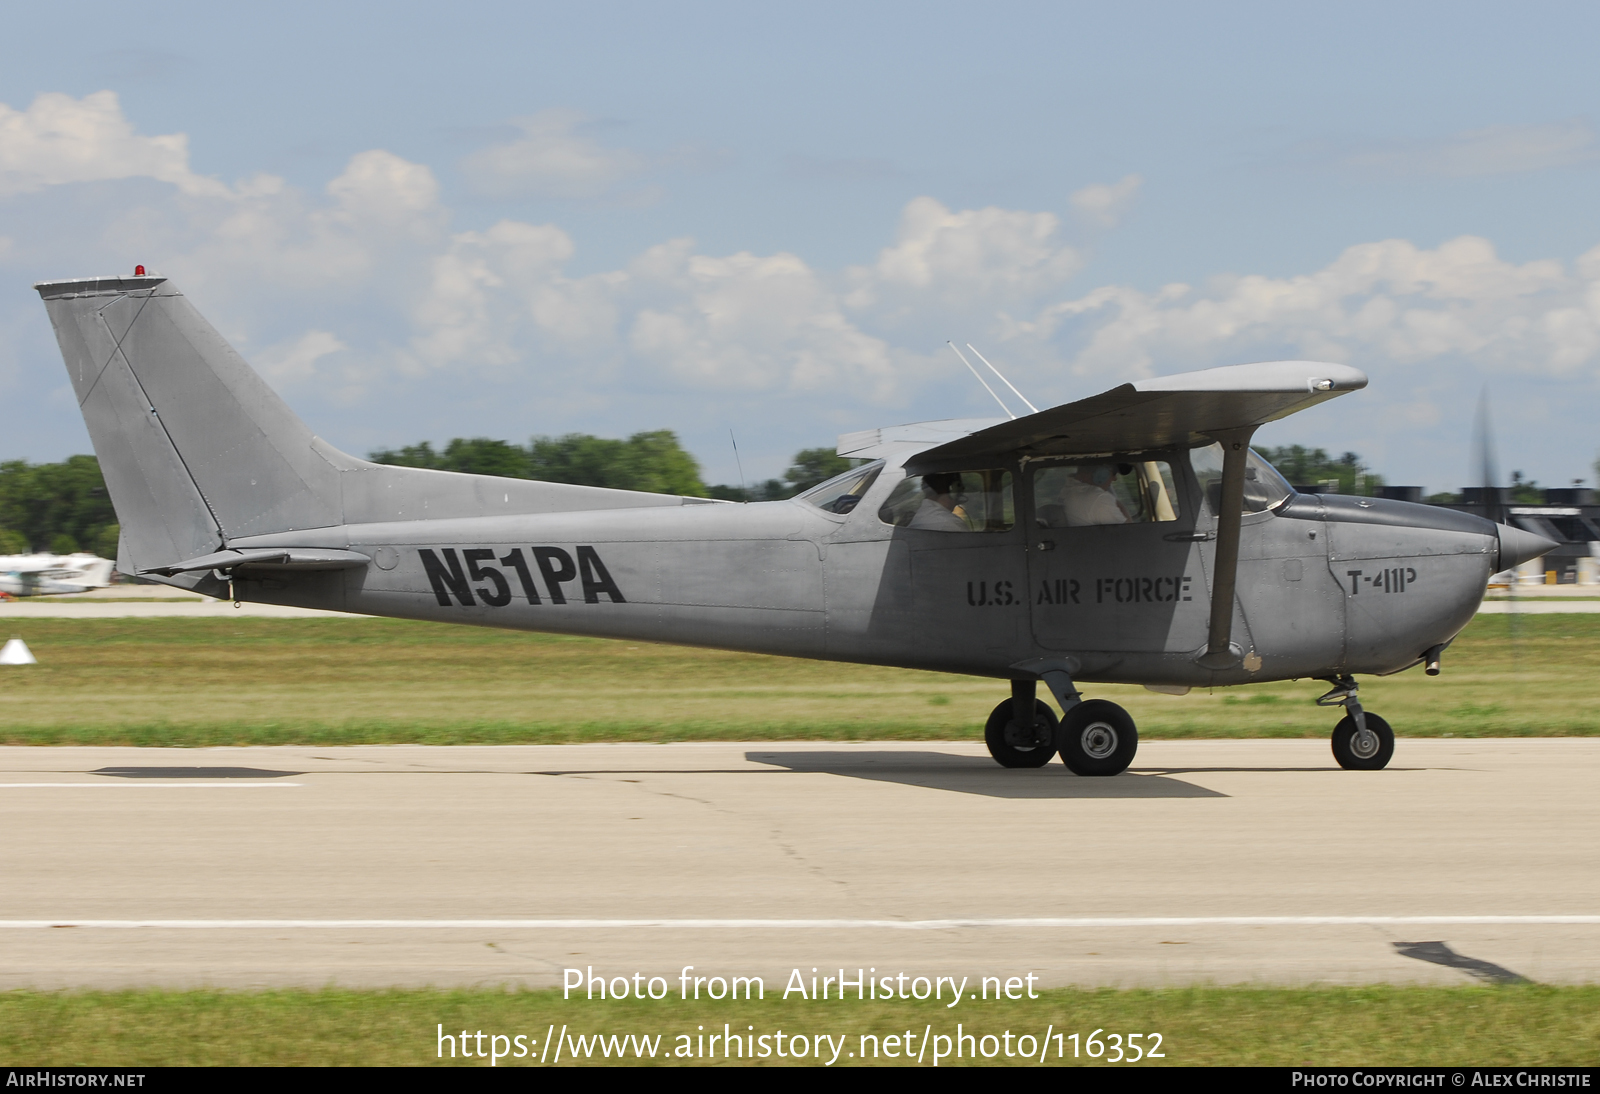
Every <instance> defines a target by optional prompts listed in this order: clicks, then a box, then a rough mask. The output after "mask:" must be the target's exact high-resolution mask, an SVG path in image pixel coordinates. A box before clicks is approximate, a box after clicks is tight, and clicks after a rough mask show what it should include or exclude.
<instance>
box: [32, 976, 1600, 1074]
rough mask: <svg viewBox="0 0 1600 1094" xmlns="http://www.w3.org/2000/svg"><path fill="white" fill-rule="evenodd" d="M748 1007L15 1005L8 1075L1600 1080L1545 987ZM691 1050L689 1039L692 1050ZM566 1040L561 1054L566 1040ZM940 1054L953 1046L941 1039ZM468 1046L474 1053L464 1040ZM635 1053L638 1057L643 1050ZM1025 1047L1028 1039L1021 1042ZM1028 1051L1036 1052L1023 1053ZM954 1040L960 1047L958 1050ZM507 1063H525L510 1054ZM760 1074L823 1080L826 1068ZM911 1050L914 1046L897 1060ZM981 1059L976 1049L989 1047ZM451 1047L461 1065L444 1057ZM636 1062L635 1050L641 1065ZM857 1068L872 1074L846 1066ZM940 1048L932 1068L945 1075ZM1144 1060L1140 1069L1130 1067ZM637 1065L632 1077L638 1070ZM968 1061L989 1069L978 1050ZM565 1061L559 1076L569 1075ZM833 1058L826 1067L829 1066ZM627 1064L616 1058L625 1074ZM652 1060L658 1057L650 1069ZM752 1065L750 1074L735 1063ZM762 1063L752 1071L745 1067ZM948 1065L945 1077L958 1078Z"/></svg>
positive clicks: (197, 998) (367, 997)
mask: <svg viewBox="0 0 1600 1094" xmlns="http://www.w3.org/2000/svg"><path fill="white" fill-rule="evenodd" d="M774 994H776V993H774V992H771V991H769V992H768V995H769V998H768V999H767V1000H766V1001H764V1002H755V1001H752V1002H749V1003H744V1002H740V1003H737V1004H735V1003H705V1002H703V1001H702V1002H700V1003H695V1002H692V1001H691V1002H688V1003H683V1002H678V1001H677V1000H676V998H675V996H674V997H673V999H672V1000H671V1001H670V1002H662V1003H651V1002H640V1001H631V1000H629V1001H609V1000H608V1001H605V1002H601V1001H598V1000H596V1001H592V1002H589V1001H577V1000H573V1001H563V1000H562V998H561V993H560V992H558V991H546V992H520V993H507V992H444V991H406V992H400V991H395V992H346V991H333V990H330V991H322V992H260V993H250V994H245V993H222V992H115V993H39V992H8V993H5V994H4V995H0V1061H4V1062H5V1063H6V1064H10V1065H17V1066H41V1065H56V1066H66V1065H107V1066H110V1065H114V1066H119V1067H138V1066H141V1065H143V1066H156V1065H163V1064H165V1065H191V1066H193V1065H213V1066H216V1065H243V1064H262V1065H273V1064H277V1065H292V1064H386V1065H421V1064H445V1065H450V1064H452V1063H453V1064H455V1065H456V1066H480V1067H481V1066H485V1065H487V1064H488V1062H489V1061H487V1060H485V1059H482V1058H480V1057H478V1056H477V1055H476V1052H477V1050H478V1049H479V1048H480V1047H481V1048H482V1051H484V1052H486V1053H487V1052H488V1051H489V1047H490V1042H489V1041H488V1040H487V1037H489V1036H492V1035H493V1034H495V1033H500V1034H504V1035H506V1036H507V1038H508V1042H509V1039H510V1038H512V1037H515V1036H516V1035H518V1034H521V1035H523V1036H524V1037H525V1038H526V1039H527V1040H528V1041H531V1042H533V1044H534V1045H535V1046H542V1045H543V1044H544V1042H545V1041H546V1039H547V1031H549V1030H550V1028H551V1027H552V1026H554V1028H555V1029H556V1030H557V1031H559V1030H561V1029H562V1027H563V1026H565V1027H566V1028H567V1031H568V1035H569V1037H570V1038H573V1039H574V1040H564V1039H563V1040H562V1047H563V1050H564V1052H563V1059H562V1062H563V1063H566V1062H578V1063H594V1064H602V1063H605V1062H606V1060H605V1059H604V1058H603V1057H602V1056H601V1052H600V1051H599V1050H598V1049H596V1048H594V1047H593V1042H590V1043H589V1046H590V1047H589V1050H590V1052H591V1053H592V1056H591V1057H590V1058H588V1059H585V1058H583V1056H582V1053H581V1050H580V1052H579V1059H578V1060H577V1061H570V1057H571V1055H572V1051H573V1048H574V1046H575V1039H576V1038H577V1037H579V1036H582V1037H586V1038H587V1037H592V1036H593V1035H594V1034H597V1033H598V1034H606V1035H610V1034H621V1035H628V1034H634V1035H639V1034H644V1035H647V1036H650V1037H655V1036H657V1035H660V1040H659V1042H658V1043H657V1048H656V1052H657V1055H656V1056H655V1058H654V1061H655V1062H657V1063H668V1062H683V1063H690V1062H692V1063H706V1062H708V1061H707V1060H705V1059H704V1058H701V1057H690V1058H689V1059H685V1060H678V1059H677V1058H675V1057H670V1056H669V1055H668V1053H670V1052H672V1051H673V1050H674V1049H675V1048H677V1047H679V1046H685V1045H687V1046H692V1050H694V1051H700V1050H701V1047H700V1044H698V1043H697V1042H696V1040H695V1038H698V1037H699V1036H700V1035H701V1032H702V1031H701V1030H700V1029H698V1028H697V1027H704V1031H703V1032H704V1033H705V1034H710V1033H712V1032H716V1033H721V1032H722V1030H723V1026H724V1024H725V1023H726V1024H727V1025H729V1026H731V1027H732V1028H733V1029H734V1030H736V1031H738V1032H742V1033H746V1034H747V1035H749V1031H748V1030H747V1027H749V1026H754V1027H755V1029H754V1034H755V1035H761V1034H772V1033H773V1032H775V1031H777V1030H783V1031H784V1032H785V1034H786V1036H793V1035H795V1034H802V1035H805V1036H806V1037H807V1038H808V1049H810V1048H814V1047H816V1046H817V1044H818V1042H817V1040H816V1037H817V1035H819V1034H827V1035H829V1036H830V1037H831V1038H833V1044H834V1045H836V1046H838V1047H839V1049H840V1051H839V1056H838V1060H837V1063H838V1064H839V1065H846V1064H859V1063H861V1062H863V1061H862V1059H861V1057H860V1050H861V1047H862V1041H861V1035H862V1034H863V1033H865V1034H869V1035H876V1038H877V1040H876V1046H877V1049H878V1052H879V1056H878V1058H877V1060H876V1061H873V1060H872V1059H871V1052H870V1051H869V1052H868V1059H867V1060H866V1061H865V1062H868V1063H872V1062H877V1063H880V1064H902V1065H903V1064H906V1063H908V1062H909V1063H915V1062H916V1060H915V1056H916V1055H917V1053H916V1051H915V1049H913V1051H912V1053H911V1055H912V1057H913V1059H912V1060H910V1061H907V1060H906V1059H904V1058H903V1057H899V1058H896V1059H892V1060H891V1059H888V1058H886V1057H885V1056H884V1055H883V1052H884V1051H885V1049H886V1047H887V1046H886V1045H885V1043H884V1038H885V1036H887V1035H894V1034H904V1033H906V1032H907V1031H908V1030H909V1031H911V1032H912V1035H913V1043H914V1044H920V1042H921V1040H922V1039H923V1037H924V1033H925V1031H927V1030H928V1029H929V1027H931V1029H932V1033H933V1034H935V1035H944V1036H946V1037H952V1036H953V1035H954V1034H956V1032H957V1031H956V1023H957V1022H958V1021H959V1022H961V1023H962V1026H963V1029H962V1032H964V1033H971V1034H976V1035H977V1036H979V1037H982V1036H984V1035H986V1034H989V1035H994V1036H995V1037H996V1039H997V1040H996V1042H993V1043H990V1044H989V1045H985V1046H983V1047H984V1049H986V1050H998V1054H997V1055H996V1056H995V1058H993V1059H982V1058H980V1059H979V1060H977V1061H976V1062H977V1063H980V1064H991V1065H992V1064H996V1063H1000V1064H1004V1063H1011V1064H1025V1063H1028V1062H1029V1061H1027V1060H1023V1059H1019V1058H1016V1057H1012V1058H1010V1059H1007V1057H1006V1056H1005V1048H1004V1047H1003V1046H1004V1045H1005V1044H1006V1042H1004V1041H1001V1040H1000V1037H1001V1035H1002V1034H1004V1033H1005V1032H1006V1031H1007V1030H1009V1031H1010V1032H1011V1033H1013V1034H1015V1035H1017V1036H1021V1035H1023V1034H1027V1035H1030V1036H1031V1037H1032V1038H1033V1041H1034V1044H1035V1045H1037V1044H1038V1043H1039V1041H1040V1040H1042V1039H1043V1035H1044V1034H1046V1033H1047V1032H1049V1031H1051V1030H1054V1031H1056V1032H1063V1031H1064V1032H1065V1034H1066V1035H1067V1037H1065V1038H1063V1041H1062V1042H1061V1043H1060V1044H1059V1046H1058V1045H1057V1043H1056V1042H1055V1040H1054V1037H1053V1036H1052V1037H1051V1039H1050V1047H1049V1049H1048V1053H1049V1056H1050V1057H1051V1059H1050V1060H1049V1062H1051V1063H1055V1062H1056V1060H1055V1058H1054V1057H1055V1054H1056V1051H1057V1048H1058V1047H1059V1049H1060V1051H1061V1052H1063V1054H1065V1055H1066V1056H1067V1057H1068V1058H1067V1059H1065V1060H1063V1061H1061V1062H1063V1063H1066V1064H1072V1063H1078V1064H1091V1065H1092V1064H1100V1065H1105V1064H1107V1063H1108V1062H1109V1061H1108V1059H1107V1057H1108V1056H1109V1055H1114V1054H1115V1053H1112V1052H1110V1051H1108V1050H1103V1054H1102V1055H1101V1056H1100V1058H1099V1059H1090V1058H1088V1056H1087V1055H1086V1053H1087V1051H1088V1042H1087V1039H1088V1036H1089V1035H1090V1034H1091V1033H1093V1032H1094V1031H1095V1030H1100V1031H1102V1032H1101V1033H1100V1038H1101V1040H1105V1039H1106V1038H1107V1037H1108V1035H1109V1034H1122V1035H1124V1036H1125V1035H1126V1034H1128V1033H1139V1034H1141V1035H1142V1037H1141V1041H1142V1042H1143V1043H1144V1044H1149V1043H1151V1041H1150V1038H1149V1037H1148V1035H1149V1034H1150V1033H1160V1034H1161V1040H1160V1042H1159V1045H1160V1051H1162V1052H1163V1053H1164V1058H1163V1059H1160V1060H1146V1061H1144V1062H1143V1063H1141V1064H1138V1065H1128V1064H1124V1065H1123V1066H1150V1065H1155V1066H1160V1065H1207V1064H1210V1065H1217V1064H1226V1065H1235V1066H1237V1065H1245V1064H1256V1065H1278V1066H1284V1065H1289V1066H1298V1065H1315V1066H1332V1065H1361V1066H1374V1065H1383V1064H1415V1065H1428V1064H1433V1065H1440V1066H1457V1067H1459V1066H1463V1065H1480V1066H1485V1065H1534V1064H1538V1065H1546V1066H1552V1065H1581V1066H1593V1063H1594V1057H1595V1045H1596V1043H1597V1041H1600V988H1588V987H1585V988H1550V987H1539V986H1520V987H1498V988H1393V987H1371V988H1337V989H1321V990H1288V989H1217V988H1184V989H1174V990H1161V991H1153V990H1145V991H1109V990H1108V991H1074V990H1053V991H1045V992H1041V993H1040V998H1038V999H1035V1000H1023V1001H1019V1002H1003V1003H992V1002H991V1003H988V1004H973V1005H971V1006H970V1007H969V1005H968V1004H965V1003H964V1004H962V1007H961V1008H959V1009H961V1010H963V1011H964V1013H961V1014H957V1013H956V1011H953V1010H947V1009H945V1007H944V1006H943V1005H942V1004H938V1003H933V1002H931V1001H930V1002H928V1003H916V1002H911V1001H906V1002H892V1003H884V1002H877V1003H874V1002H871V1001H868V1002H864V1003H863V1002H857V1001H855V1000H854V999H851V1000H848V1001H846V1002H844V1003H840V1002H837V1001H833V1002H827V1003H801V1002H798V1001H790V1002H787V1003H785V1002H782V1001H780V1000H778V999H774V998H770V996H772V995H774ZM440 1026H443V1027H444V1030H445V1031H446V1033H451V1032H454V1033H456V1034H459V1033H460V1031H462V1030H466V1031H468V1032H470V1033H476V1032H477V1031H480V1030H481V1031H483V1032H484V1033H485V1035H486V1040H485V1041H484V1042H483V1043H482V1045H481V1046H480V1044H479V1042H477V1040H476V1039H475V1038H474V1039H473V1040H472V1042H471V1046H472V1048H473V1050H474V1053H475V1054H474V1056H473V1058H471V1059H463V1058H461V1057H459V1056H457V1057H456V1058H455V1059H454V1060H452V1059H450V1058H449V1056H448V1052H449V1051H450V1048H449V1046H447V1045H446V1046H441V1043H440V1041H439V1027H440ZM1072 1033H1077V1034H1079V1039H1078V1046H1079V1048H1080V1055H1079V1056H1078V1058H1077V1060H1075V1061H1074V1060H1073V1059H1071V1053H1072V1051H1073V1047H1074V1046H1073V1043H1072V1041H1071V1040H1070V1039H1067V1038H1070V1035H1071V1034H1072ZM679 1034H687V1035H689V1038H690V1040H689V1041H687V1042H684V1041H680V1040H678V1035H679ZM556 1039H559V1038H556ZM927 1039H928V1041H929V1043H930V1045H931V1046H933V1047H939V1042H936V1041H934V1040H933V1037H931V1036H929V1037H928V1038H927ZM458 1044H459V1042H458ZM635 1044H636V1042H635ZM1010 1044H1011V1046H1012V1047H1013V1049H1014V1048H1015V1047H1016V1044H1017V1042H1016V1039H1015V1038H1013V1039H1012V1041H1011V1042H1010ZM1022 1044H1023V1045H1026V1044H1027V1042H1025V1041H1024V1042H1022ZM950 1046H953V1041H950V1042H946V1051H952V1049H951V1047H950ZM506 1047H507V1048H510V1047H512V1045H511V1043H508V1044H507V1046H506ZM768 1047H769V1049H770V1050H771V1051H772V1055H770V1056H769V1057H767V1058H766V1059H761V1058H759V1057H758V1058H757V1060H756V1062H757V1063H768V1064H795V1063H804V1064H809V1065H812V1066H816V1065H817V1061H816V1060H815V1059H814V1058H806V1059H802V1060H798V1061H797V1060H796V1059H794V1057H793V1056H787V1055H786V1056H785V1057H784V1058H782V1059H780V1058H778V1056H777V1055H776V1051H775V1047H776V1042H774V1041H769V1042H768ZM896 1047H898V1046H896ZM973 1048H974V1049H977V1048H978V1045H977V1043H976V1042H974V1044H973ZM441 1049H442V1050H443V1051H444V1052H445V1053H446V1056H445V1058H444V1059H442V1060H441V1059H440V1058H439V1055H438V1054H439V1053H440V1051H441ZM635 1051H636V1050H635ZM850 1052H856V1053H857V1056H856V1058H855V1059H851V1058H850V1057H849V1056H848V1055H847V1054H848V1053H850ZM931 1052H932V1050H931V1048H930V1050H929V1053H928V1054H927V1055H925V1056H924V1059H923V1064H924V1066H927V1065H928V1064H931V1062H932V1061H931V1059H928V1056H931ZM1127 1054H1128V1055H1131V1053H1127ZM532 1055H533V1057H534V1058H532V1059H529V1058H527V1057H525V1058H523V1059H520V1060H519V1059H516V1058H514V1057H513V1058H508V1059H505V1060H501V1061H500V1062H499V1063H500V1066H502V1067H515V1066H527V1065H528V1064H529V1063H533V1064H535V1065H537V1063H538V1060H537V1058H536V1057H537V1055H538V1050H537V1048H536V1049H535V1051H534V1053H533V1054H532ZM633 1056H634V1051H629V1052H628V1055H627V1062H630V1063H632V1062H634V1060H633ZM963 1056H964V1058H963V1060H962V1061H960V1062H964V1063H972V1062H974V1061H973V1060H972V1059H971V1058H970V1052H969V1051H964V1054H963ZM553 1057H554V1052H553V1050H550V1051H549V1053H548V1056H547V1060H546V1062H547V1063H554V1059H553ZM826 1060H827V1056H826V1053H825V1054H824V1060H823V1062H826ZM611 1062H612V1063H615V1062H616V1059H615V1057H614V1056H613V1057H612V1059H611ZM639 1062H642V1063H649V1062H651V1061H650V1059H649V1058H646V1059H643V1060H640V1061H639ZM731 1062H733V1063H736V1064H737V1063H738V1062H739V1061H738V1060H737V1059H735V1060H733V1061H731ZM746 1062H749V1061H748V1060H746ZM957 1062H958V1061H956V1060H954V1059H949V1060H944V1061H942V1066H950V1065H952V1064H955V1063H957Z"/></svg>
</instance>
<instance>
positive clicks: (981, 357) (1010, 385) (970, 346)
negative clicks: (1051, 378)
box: [967, 342, 1039, 414]
mask: <svg viewBox="0 0 1600 1094" xmlns="http://www.w3.org/2000/svg"><path fill="white" fill-rule="evenodd" d="M967 348H968V349H970V350H972V352H973V353H978V350H977V348H976V347H975V346H973V344H972V343H971V342H968V343H967ZM978 360H980V361H982V362H983V363H984V364H986V365H989V359H988V358H987V357H985V356H984V355H983V354H981V353H978ZM989 371H990V372H992V373H994V374H995V375H996V376H1000V370H999V369H997V368H995V367H994V366H993V365H989ZM1000 382H1001V383H1002V384H1005V385H1006V387H1008V388H1010V389H1011V394H1013V395H1015V396H1016V397H1017V398H1019V399H1021V400H1022V402H1023V404H1024V405H1025V406H1027V408H1028V409H1029V410H1031V411H1033V412H1034V413H1035V414H1037V413H1039V408H1038V407H1036V406H1034V405H1033V404H1032V403H1030V402H1028V397H1027V396H1026V395H1024V394H1022V392H1020V391H1018V390H1017V385H1016V384H1013V383H1012V382H1011V381H1010V380H1007V379H1006V378H1005V377H1004V376H1000Z"/></svg>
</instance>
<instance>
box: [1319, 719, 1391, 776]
mask: <svg viewBox="0 0 1600 1094" xmlns="http://www.w3.org/2000/svg"><path fill="white" fill-rule="evenodd" d="M1366 718H1367V731H1368V732H1369V733H1371V734H1372V736H1374V737H1375V738H1377V741H1376V746H1375V747H1374V746H1372V745H1369V746H1368V747H1367V748H1366V749H1361V750H1359V751H1358V749H1357V738H1358V736H1359V735H1358V734H1357V733H1356V720H1355V719H1354V718H1352V717H1350V716H1349V715H1348V714H1347V715H1345V716H1344V717H1343V718H1341V719H1339V724H1338V725H1336V726H1334V727H1333V758H1334V759H1335V760H1338V761H1339V766H1340V767H1342V768H1344V769H1345V770H1347V771H1382V770H1383V769H1384V768H1385V767H1387V766H1388V764H1389V759H1390V757H1392V756H1393V755H1394V730H1392V729H1390V728H1389V723H1388V722H1385V721H1384V720H1383V719H1382V718H1380V717H1378V716H1377V715H1376V714H1373V713H1372V712H1371V711H1367V712H1366Z"/></svg>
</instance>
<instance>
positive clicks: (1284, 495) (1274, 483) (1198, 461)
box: [1189, 444, 1294, 513]
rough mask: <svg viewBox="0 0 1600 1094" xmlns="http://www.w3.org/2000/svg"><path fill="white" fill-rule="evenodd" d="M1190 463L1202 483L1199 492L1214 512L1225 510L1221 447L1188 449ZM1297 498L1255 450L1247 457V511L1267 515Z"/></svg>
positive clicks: (1245, 468)
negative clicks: (1270, 510)
mask: <svg viewBox="0 0 1600 1094" xmlns="http://www.w3.org/2000/svg"><path fill="white" fill-rule="evenodd" d="M1189 461H1190V463H1192V464H1193V465H1194V477H1195V478H1197V479H1199V480H1200V490H1201V492H1202V493H1204V495H1205V499H1206V505H1208V506H1209V507H1210V509H1211V512H1212V513H1218V512H1220V511H1221V510H1222V446H1221V445H1220V444H1213V445H1207V446H1206V447H1205V448H1193V449H1190V450H1189ZM1293 495H1294V487H1292V486H1290V485H1289V483H1288V480H1286V479H1285V478H1284V477H1283V476H1282V475H1280V474H1278V470H1277V468H1275V467H1273V466H1272V465H1271V464H1270V463H1268V462H1267V461H1266V460H1264V459H1262V458H1261V457H1260V456H1259V455H1258V454H1257V453H1256V451H1255V450H1254V449H1251V450H1250V455H1249V456H1247V457H1245V464H1244V511H1245V512H1246V513H1264V512H1266V511H1267V510H1268V509H1274V508H1276V507H1277V506H1279V505H1281V504H1282V503H1283V502H1284V501H1286V500H1287V499H1288V498H1290V497H1292V496H1293Z"/></svg>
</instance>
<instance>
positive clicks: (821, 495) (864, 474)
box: [795, 460, 883, 516]
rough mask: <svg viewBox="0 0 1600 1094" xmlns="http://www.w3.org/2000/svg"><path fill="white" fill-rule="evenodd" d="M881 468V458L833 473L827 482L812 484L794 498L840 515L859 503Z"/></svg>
mask: <svg viewBox="0 0 1600 1094" xmlns="http://www.w3.org/2000/svg"><path fill="white" fill-rule="evenodd" d="M882 470H883V461H882V460H879V461H878V462H877V463H869V464H868V465H867V466H865V467H852V468H851V469H850V470H849V471H846V472H845V473H844V474H842V475H835V476H834V477H833V478H831V479H829V480H828V481H827V482H825V483H821V484H819V485H817V486H813V487H812V488H811V489H810V490H807V491H806V492H805V493H804V494H801V495H800V496H799V497H797V498H796V499H795V500H796V501H803V502H805V503H806V504H807V505H815V506H816V507H817V508H818V509H821V510H822V511H823V512H824V513H838V514H840V515H841V516H842V515H844V514H845V513H848V512H850V511H851V510H852V509H854V508H855V507H856V506H857V505H859V504H861V499H862V497H863V496H865V494H866V492H867V491H868V490H869V489H871V487H872V484H873V483H874V482H876V481H877V479H878V472H880V471H882Z"/></svg>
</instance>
